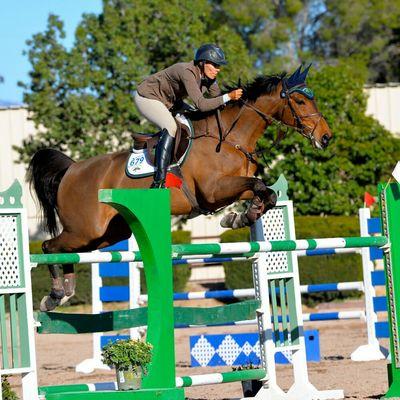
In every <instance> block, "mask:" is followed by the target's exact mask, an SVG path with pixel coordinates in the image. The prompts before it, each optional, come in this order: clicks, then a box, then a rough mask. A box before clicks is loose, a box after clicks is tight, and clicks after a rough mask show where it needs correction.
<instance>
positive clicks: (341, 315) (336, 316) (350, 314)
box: [175, 310, 365, 329]
mask: <svg viewBox="0 0 400 400" xmlns="http://www.w3.org/2000/svg"><path fill="white" fill-rule="evenodd" d="M343 319H365V313H364V311H362V310H355V311H339V312H326V313H308V314H303V321H305V322H306V321H314V322H317V321H334V320H343ZM278 322H282V318H281V317H279V318H278ZM254 324H257V320H256V319H248V320H245V321H235V322H229V323H224V324H209V325H178V324H177V325H175V328H180V329H182V328H201V327H212V326H236V325H254Z"/></svg>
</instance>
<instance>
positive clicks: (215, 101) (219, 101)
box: [182, 69, 225, 111]
mask: <svg viewBox="0 0 400 400" xmlns="http://www.w3.org/2000/svg"><path fill="white" fill-rule="evenodd" d="M182 80H183V84H184V85H185V89H186V92H187V94H188V96H189V98H190V99H191V100H192V101H193V103H194V105H195V106H196V107H197V108H198V109H199V110H200V111H211V110H214V109H216V108H218V107H219V106H222V105H223V104H224V103H225V101H224V100H225V99H224V97H223V96H218V97H214V98H209V99H208V98H205V97H204V96H203V93H201V90H200V88H199V86H198V84H197V81H196V77H195V75H194V73H193V72H192V71H190V70H189V69H185V71H184V72H183V77H182Z"/></svg>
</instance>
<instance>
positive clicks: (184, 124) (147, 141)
mask: <svg viewBox="0 0 400 400" xmlns="http://www.w3.org/2000/svg"><path fill="white" fill-rule="evenodd" d="M195 112H196V111H195V110H194V109H192V108H191V107H190V106H189V105H187V104H185V106H184V107H181V108H179V109H175V110H174V109H173V110H172V114H173V115H174V118H175V122H176V125H177V130H176V135H175V147H174V149H173V154H172V155H171V164H173V163H176V162H178V161H179V160H180V159H181V158H182V156H183V155H184V153H185V152H186V151H187V149H188V147H189V143H190V140H191V139H192V138H193V137H194V130H193V127H192V124H191V121H190V117H191V116H192V115H193V113H195ZM160 133H161V132H157V133H155V134H148V133H139V132H134V133H132V139H133V140H134V143H133V148H134V150H143V149H147V151H148V154H149V157H150V161H151V163H152V164H154V161H155V147H156V146H157V143H158V140H159V138H160Z"/></svg>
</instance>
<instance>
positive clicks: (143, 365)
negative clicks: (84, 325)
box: [101, 339, 153, 374]
mask: <svg viewBox="0 0 400 400" xmlns="http://www.w3.org/2000/svg"><path fill="white" fill-rule="evenodd" d="M152 349H153V346H152V345H151V344H150V343H146V342H143V341H141V340H134V339H126V340H117V341H115V342H109V343H108V344H106V345H105V346H104V347H103V350H102V352H101V356H102V359H103V362H104V364H106V365H108V366H109V367H115V368H117V369H118V370H120V371H129V369H130V368H131V369H132V370H133V371H134V372H139V371H140V370H141V371H143V373H144V374H147V366H148V364H150V361H151V352H152Z"/></svg>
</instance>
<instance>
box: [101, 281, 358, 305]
mask: <svg viewBox="0 0 400 400" xmlns="http://www.w3.org/2000/svg"><path fill="white" fill-rule="evenodd" d="M113 287H116V288H117V290H118V292H119V299H121V298H123V299H124V300H120V301H128V300H129V287H128V286H108V287H107V288H113ZM105 288H106V287H105ZM105 288H104V289H105ZM345 290H358V291H360V292H362V291H363V290H364V285H363V283H362V282H342V283H321V284H315V285H301V286H300V291H301V293H302V294H304V293H317V292H337V291H345ZM277 292H279V289H277ZM115 294H116V293H114V291H113V290H112V289H111V290H103V291H102V299H104V301H112V300H107V299H108V298H110V299H112V298H113V295H115ZM254 295H255V290H254V289H233V290H209V291H201V292H183V293H174V300H201V299H241V298H245V297H254ZM140 302H142V303H147V295H145V294H143V295H141V296H140Z"/></svg>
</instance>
